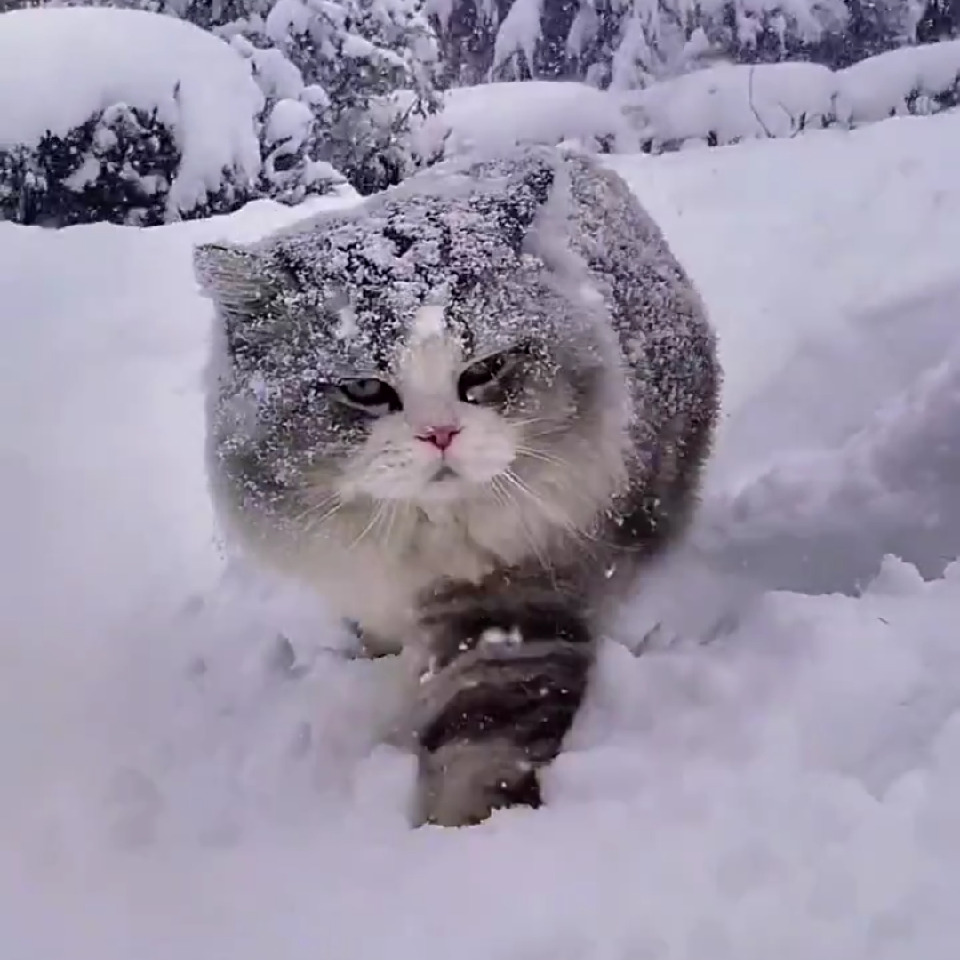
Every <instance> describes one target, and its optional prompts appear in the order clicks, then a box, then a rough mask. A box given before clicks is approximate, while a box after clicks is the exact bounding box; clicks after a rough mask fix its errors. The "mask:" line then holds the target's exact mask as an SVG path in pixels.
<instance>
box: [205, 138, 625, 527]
mask: <svg viewBox="0 0 960 960" xmlns="http://www.w3.org/2000/svg"><path fill="white" fill-rule="evenodd" d="M478 170H479V173H478ZM484 171H486V175H484ZM556 189H558V187H557V170H556V168H555V166H554V164H553V162H552V161H551V160H549V159H548V158H544V157H542V156H536V155H534V156H533V157H532V158H526V159H525V160H524V161H523V162H521V163H518V164H517V165H515V166H514V167H512V168H511V167H508V168H507V169H506V171H504V169H503V167H501V166H498V165H496V164H494V165H493V166H492V167H490V166H486V167H480V168H474V169H472V170H470V171H468V172H467V173H466V174H464V173H461V174H449V175H446V176H444V177H439V176H434V177H432V178H424V181H422V182H421V181H419V178H418V180H415V181H413V182H411V183H410V184H408V185H405V186H404V187H402V188H400V189H399V190H396V191H391V192H390V193H388V194H386V195H383V196H382V197H380V198H377V199H376V200H375V201H373V202H372V203H368V204H365V205H364V206H363V207H362V208H360V209H359V210H356V211H348V212H341V213H336V214H332V215H331V214H327V215H322V216H321V217H319V218H317V219H316V220H314V221H311V222H309V223H306V224H300V225H298V226H297V227H296V228H294V229H293V230H290V231H287V232H283V233H280V234H276V235H274V236H273V237H271V238H268V239H267V240H266V241H263V242H261V243H259V244H256V245H254V246H251V247H246V248H241V247H233V246H227V245H207V246H204V247H200V248H199V249H198V251H197V254H196V265H197V271H198V275H199V277H200V280H201V283H202V285H203V287H204V289H205V291H206V293H207V295H208V296H210V297H211V298H212V299H213V300H214V302H215V303H216V305H217V307H218V315H219V318H220V332H221V336H220V347H221V354H222V356H221V358H220V379H219V384H218V398H217V401H216V404H215V410H214V415H213V421H214V422H213V424H212V430H213V439H214V444H215V447H216V452H217V454H218V456H219V459H220V461H221V462H222V463H224V464H225V465H226V467H227V472H228V474H229V475H230V477H231V479H232V481H233V483H234V485H235V487H236V488H237V489H238V490H239V491H240V492H241V494H242V496H243V497H244V498H246V499H247V500H248V501H256V503H257V504H258V505H259V506H261V507H263V506H267V507H270V508H272V510H273V511H274V512H275V513H278V514H279V515H281V516H285V517H286V518H287V519H292V518H294V517H301V518H304V520H305V523H306V522H307V521H309V522H312V523H316V524H317V525H318V526H319V525H320V524H321V523H322V519H321V518H322V517H323V516H325V512H326V511H328V510H334V511H336V510H337V509H339V508H340V507H341V506H342V505H343V504H347V503H352V504H354V505H356V504H366V505H368V506H370V507H371V508H372V507H374V506H375V505H376V504H382V503H384V502H395V503H404V504H407V505H411V506H415V507H419V508H421V509H423V510H425V511H427V512H429V511H430V509H431V507H432V506H433V505H436V504H440V503H447V504H449V503H455V502H457V501H474V500H477V499H478V498H487V499H490V500H493V501H498V502H500V501H502V502H507V501H510V502H516V501H517V500H518V499H523V498H530V499H531V504H530V508H531V509H535V508H536V506H535V502H536V501H537V500H538V499H539V500H542V499H543V498H546V497H548V496H552V498H553V499H554V500H555V499H556V497H557V495H558V491H559V490H560V489H561V488H562V489H566V488H567V487H568V486H570V485H571V484H572V485H574V486H576V485H577V483H578V482H579V481H578V478H577V471H578V470H581V469H582V468H583V466H584V463H585V458H586V462H589V460H590V451H591V450H599V449H600V447H601V446H602V444H603V437H602V434H603V433H604V432H607V433H609V422H610V420H611V416H612V417H613V418H614V419H616V417H617V414H616V413H612V412H611V410H610V405H611V402H614V403H615V398H614V397H613V394H612V393H611V382H610V381H611V364H613V365H614V366H615V365H616V364H615V361H614V360H612V359H611V354H610V348H609V344H608V343H607V340H606V339H605V337H606V336H607V333H608V331H607V327H606V325H605V324H604V323H603V322H602V319H601V314H602V307H598V306H597V297H596V292H595V291H594V292H593V295H592V297H591V296H589V295H587V294H585V293H584V290H583V288H582V283H581V280H582V278H578V277H576V276H574V275H572V274H570V273H569V271H568V270H567V268H566V267H558V263H557V262H551V258H550V256H547V255H541V254H540V253H538V252H537V244H536V243H535V242H532V241H531V237H532V235H533V234H534V233H536V232H537V231H540V232H541V233H543V231H544V230H549V231H556V230H559V229H561V225H562V221H563V218H562V217H560V218H559V219H557V218H554V221H553V225H552V226H551V227H545V226H544V225H543V218H544V216H545V213H544V211H545V210H550V209H554V206H555V204H556V203H557V198H556V197H555V196H554V193H555V191H556ZM548 219H549V218H548ZM541 239H544V238H543V237H541ZM546 239H547V240H548V241H555V240H556V239H557V238H556V236H550V237H548V238H546ZM542 245H543V246H544V248H546V247H550V246H551V243H550V242H547V243H545V244H542ZM552 246H553V248H554V249H556V247H557V245H556V243H553V244H552ZM562 259H563V258H562V257H561V260H562ZM614 392H615V391H614ZM575 495H576V494H575V493H573V492H569V491H568V496H570V497H573V496H575ZM581 495H582V492H581Z"/></svg>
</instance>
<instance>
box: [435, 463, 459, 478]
mask: <svg viewBox="0 0 960 960" xmlns="http://www.w3.org/2000/svg"><path fill="white" fill-rule="evenodd" d="M459 479H460V474H459V473H457V471H456V470H454V469H453V467H451V466H450V464H448V463H441V464H440V465H439V466H438V467H437V469H436V471H435V472H434V474H433V476H432V477H431V478H430V482H431V483H444V482H446V481H449V480H459Z"/></svg>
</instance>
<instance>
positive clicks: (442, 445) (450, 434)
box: [417, 426, 460, 450]
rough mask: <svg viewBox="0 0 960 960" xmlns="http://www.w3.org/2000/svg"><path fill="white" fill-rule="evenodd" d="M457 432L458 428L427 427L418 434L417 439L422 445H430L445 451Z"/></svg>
mask: <svg viewBox="0 0 960 960" xmlns="http://www.w3.org/2000/svg"><path fill="white" fill-rule="evenodd" d="M459 432H460V428H459V427H451V426H446V427H429V428H428V429H427V430H424V431H423V433H418V434H417V439H418V440H422V441H423V442H424V443H432V444H433V445H434V446H435V447H436V448H437V449H438V450H446V449H447V447H449V446H450V444H451V443H453V438H454V437H455V436H456V435H457V434H458V433H459Z"/></svg>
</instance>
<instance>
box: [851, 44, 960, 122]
mask: <svg viewBox="0 0 960 960" xmlns="http://www.w3.org/2000/svg"><path fill="white" fill-rule="evenodd" d="M837 79H838V102H837V116H838V118H839V120H840V121H841V122H842V123H847V124H850V125H855V124H859V123H872V122H874V121H876V120H883V119H885V118H886V117H889V116H892V115H894V114H904V113H914V112H916V113H924V112H934V109H935V108H936V104H935V103H934V104H930V103H928V104H927V105H926V108H925V109H924V108H923V107H919V108H918V106H917V105H916V104H912V103H911V101H915V100H916V99H917V98H924V99H927V100H928V101H930V100H936V98H937V97H944V96H945V95H946V96H948V97H949V98H950V102H947V103H945V104H944V105H945V106H956V105H957V103H958V102H960V40H949V41H944V42H942V43H931V44H928V45H926V46H921V47H903V48H901V49H899V50H891V51H889V52H888V53H883V54H880V55H879V56H876V57H870V58H869V59H867V60H861V61H860V62H859V63H855V64H854V65H853V66H852V67H847V69H846V70H841V71H840V73H839V74H838V77H837ZM911 107H912V109H911Z"/></svg>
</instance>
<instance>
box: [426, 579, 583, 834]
mask: <svg viewBox="0 0 960 960" xmlns="http://www.w3.org/2000/svg"><path fill="white" fill-rule="evenodd" d="M581 610H582V603H581V602H580V601H579V600H578V599H577V598H576V597H574V596H567V595H564V594H563V593H559V592H556V591H554V590H552V589H550V588H544V587H540V586H532V585H531V584H530V583H529V582H516V583H511V582H510V581H509V579H507V580H502V581H501V582H500V583H498V584H496V585H490V584H485V585H479V586H475V585H462V584H452V585H449V586H445V587H444V588H442V589H439V590H435V591H433V592H432V593H431V595H430V597H429V599H428V600H427V601H426V602H425V604H424V609H423V616H422V629H423V631H424V634H425V639H426V641H427V650H428V653H429V656H428V662H427V667H426V669H425V670H424V672H423V674H422V676H421V678H420V688H419V691H418V695H417V698H416V699H417V703H416V710H415V716H414V728H415V733H416V740H417V745H418V752H419V773H418V784H417V806H418V809H417V815H416V819H417V821H418V822H419V823H434V824H440V825H444V826H464V825H467V824H473V823H478V822H480V821H481V820H484V819H485V818H486V817H488V816H489V815H490V813H492V812H493V810H495V809H497V808H499V807H508V806H516V805H526V806H531V807H538V806H540V803H541V795H540V781H539V770H540V769H541V768H542V767H543V766H545V765H546V764H548V763H550V762H551V761H552V760H553V759H554V758H555V757H556V756H557V754H558V753H559V751H560V749H561V746H562V744H563V741H564V738H565V737H566V735H567V732H568V731H569V729H570V727H571V725H572V723H573V721H574V718H575V717H576V715H577V712H578V710H579V709H580V705H581V703H582V702H583V698H584V694H585V693H586V690H587V684H588V680H589V676H590V671H591V668H592V665H593V661H594V652H595V643H594V640H593V637H592V636H591V633H590V630H589V628H588V626H587V623H586V622H585V620H584V618H583V616H582V613H581Z"/></svg>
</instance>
